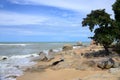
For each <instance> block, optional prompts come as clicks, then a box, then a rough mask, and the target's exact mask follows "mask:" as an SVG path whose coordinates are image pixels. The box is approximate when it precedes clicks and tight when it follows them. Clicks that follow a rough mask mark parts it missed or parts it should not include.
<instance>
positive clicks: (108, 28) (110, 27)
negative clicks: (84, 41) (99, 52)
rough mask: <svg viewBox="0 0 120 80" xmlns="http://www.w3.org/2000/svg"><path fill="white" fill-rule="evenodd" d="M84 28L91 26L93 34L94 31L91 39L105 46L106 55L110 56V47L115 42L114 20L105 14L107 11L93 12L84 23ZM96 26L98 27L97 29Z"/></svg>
mask: <svg viewBox="0 0 120 80" xmlns="http://www.w3.org/2000/svg"><path fill="white" fill-rule="evenodd" d="M82 26H89V29H90V31H91V32H93V31H94V33H95V34H94V36H93V37H90V38H91V39H93V40H94V41H96V43H97V44H98V43H100V44H101V45H103V46H104V48H105V51H106V54H107V55H108V54H109V50H108V47H109V45H110V44H111V43H112V42H113V41H114V37H115V32H114V20H112V19H111V18H110V15H109V14H108V13H106V12H105V9H102V10H101V9H99V10H94V11H91V13H90V14H88V15H87V17H86V18H84V19H83V21H82ZM95 26H96V27H95Z"/></svg>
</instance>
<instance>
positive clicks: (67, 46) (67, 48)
mask: <svg viewBox="0 0 120 80" xmlns="http://www.w3.org/2000/svg"><path fill="white" fill-rule="evenodd" d="M62 49H63V51H67V50H72V49H73V46H72V45H70V44H65V45H64V46H63V48H62Z"/></svg>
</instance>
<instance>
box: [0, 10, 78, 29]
mask: <svg viewBox="0 0 120 80" xmlns="http://www.w3.org/2000/svg"><path fill="white" fill-rule="evenodd" d="M0 25H8V26H9V25H48V26H73V27H75V26H80V22H75V21H73V22H72V21H69V20H67V18H61V17H59V16H50V15H48V14H46V15H42V14H39V15H34V14H32V15H30V14H22V13H15V12H10V11H3V10H1V11H0Z"/></svg>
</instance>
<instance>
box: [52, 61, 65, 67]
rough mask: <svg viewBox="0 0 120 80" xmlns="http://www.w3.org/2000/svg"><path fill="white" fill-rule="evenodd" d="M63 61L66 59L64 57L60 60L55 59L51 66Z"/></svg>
mask: <svg viewBox="0 0 120 80" xmlns="http://www.w3.org/2000/svg"><path fill="white" fill-rule="evenodd" d="M63 61H64V59H61V60H59V61H55V62H53V63H52V65H51V66H55V65H57V64H58V63H60V62H63Z"/></svg>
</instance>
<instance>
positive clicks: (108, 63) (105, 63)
mask: <svg viewBox="0 0 120 80" xmlns="http://www.w3.org/2000/svg"><path fill="white" fill-rule="evenodd" d="M97 66H98V67H99V68H101V69H110V68H114V67H119V63H118V62H115V61H114V60H113V59H112V58H109V59H106V60H102V61H100V62H99V63H98V64H97Z"/></svg>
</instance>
